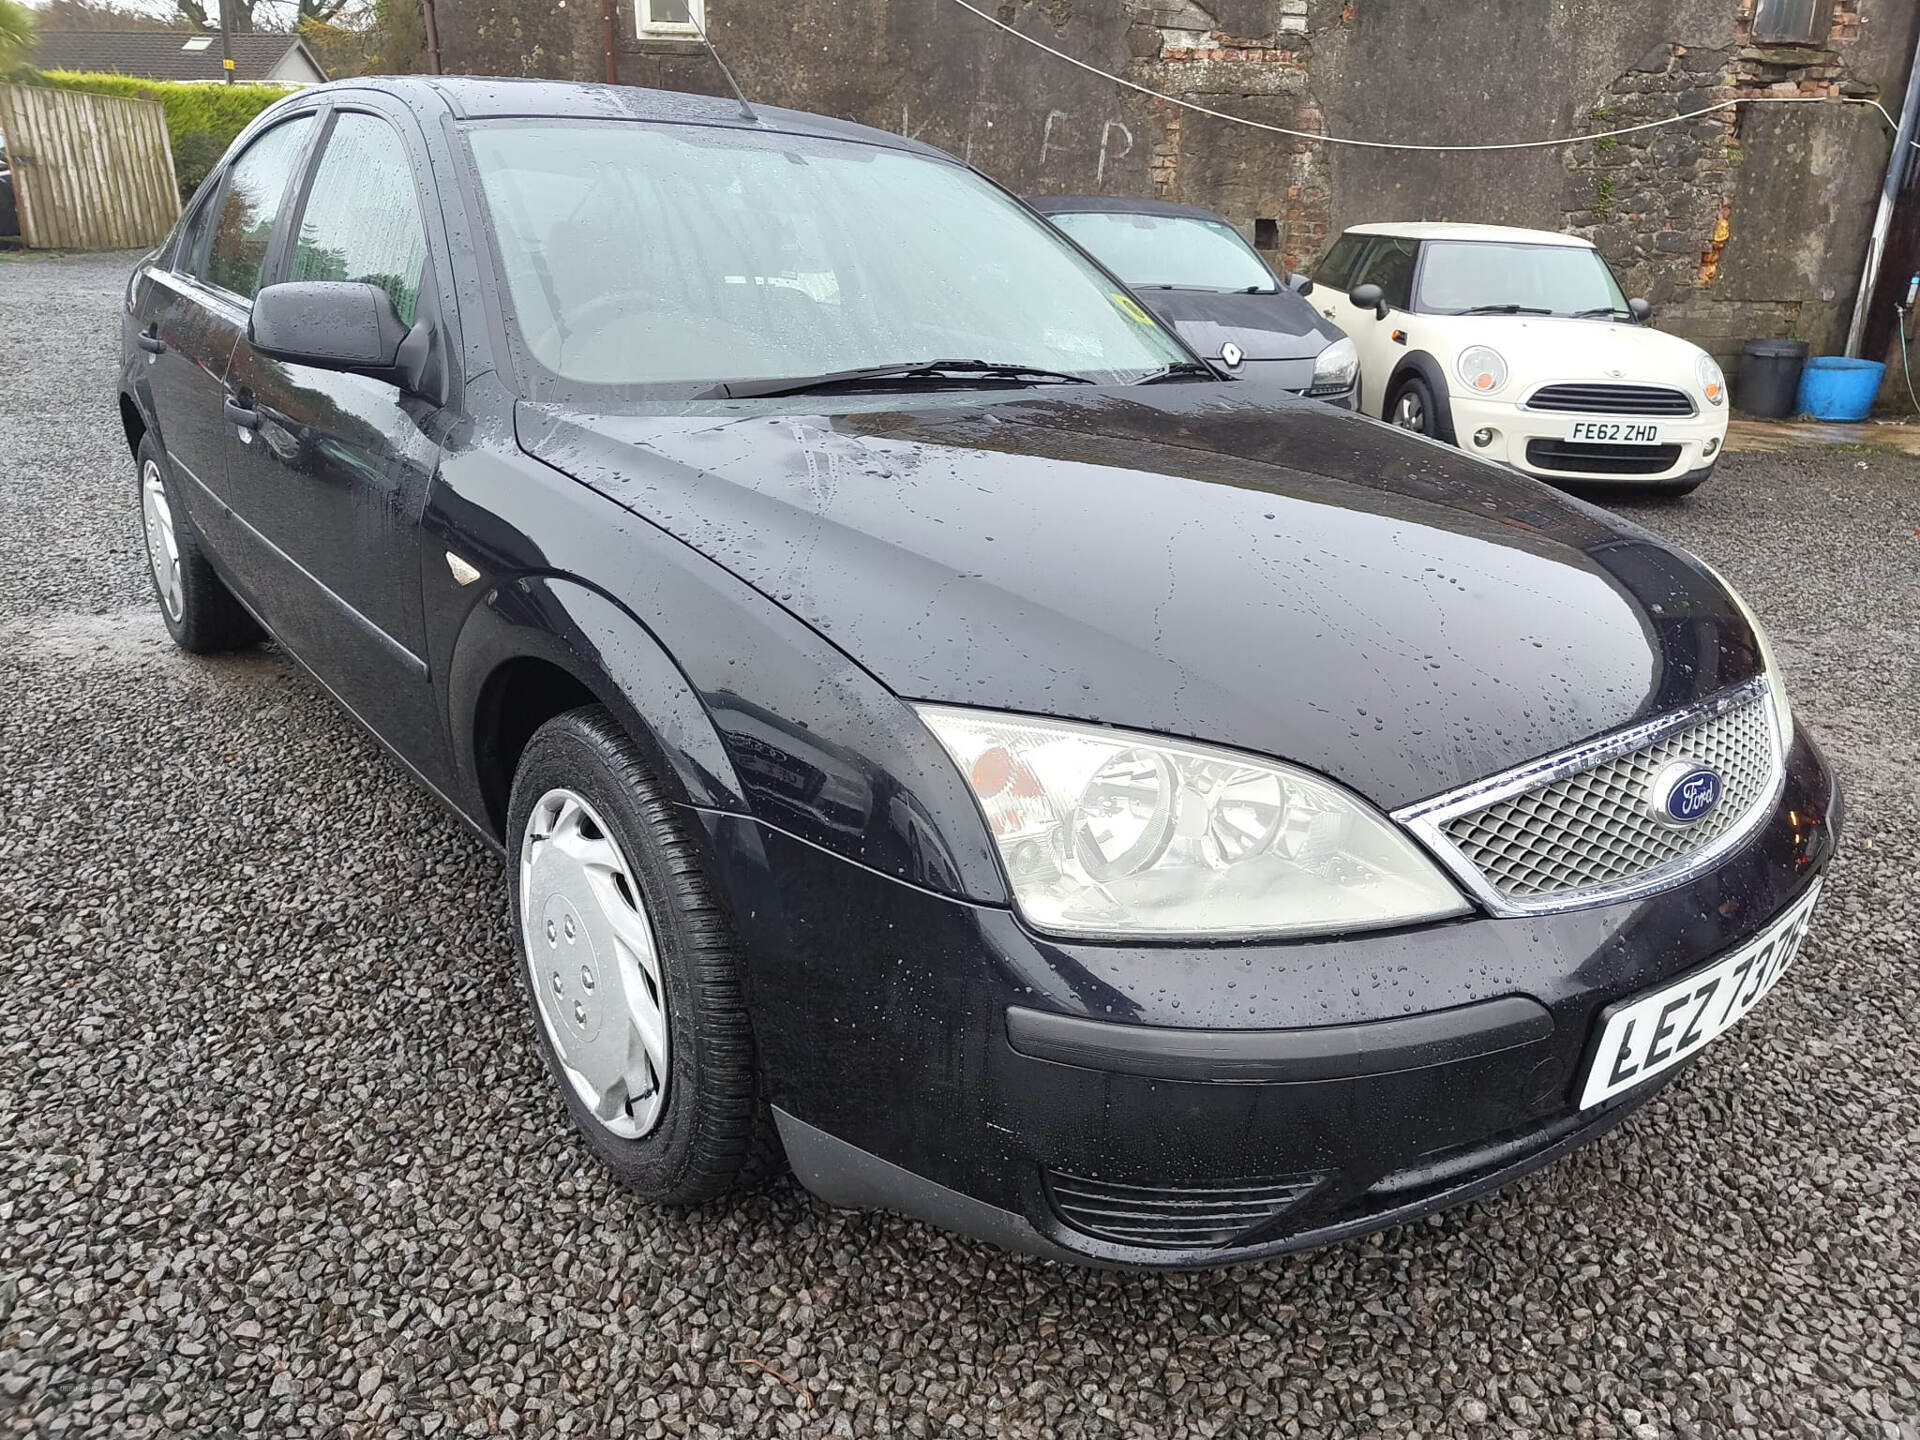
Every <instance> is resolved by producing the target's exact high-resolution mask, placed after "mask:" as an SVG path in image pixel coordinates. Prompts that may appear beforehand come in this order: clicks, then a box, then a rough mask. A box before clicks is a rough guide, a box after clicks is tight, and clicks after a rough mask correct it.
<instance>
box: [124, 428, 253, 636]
mask: <svg viewBox="0 0 1920 1440" xmlns="http://www.w3.org/2000/svg"><path fill="white" fill-rule="evenodd" d="M134 466H135V469H136V471H137V473H138V478H139V485H140V530H141V534H142V536H143V538H144V539H145V541H146V546H147V572H148V574H149V575H150V576H151V577H152V580H153V594H154V598H155V599H157V600H158V601H159V602H160V618H161V619H162V620H164V621H165V622H166V626H167V633H168V634H169V635H171V636H172V637H173V642H174V644H176V645H178V646H179V647H180V648H181V649H182V650H190V651H192V652H194V653H195V654H199V655H204V654H210V653H212V652H215V651H219V650H235V649H238V648H239V647H240V646H242V645H250V644H252V643H253V642H254V641H255V640H258V639H259V638H260V627H259V626H258V625H256V624H254V622H253V617H252V616H251V615H249V614H248V613H247V612H246V609H245V608H244V607H243V606H242V605H241V604H240V602H239V601H238V600H236V599H234V597H233V592H232V591H231V590H229V589H227V587H226V583H225V582H224V581H222V580H221V578H220V577H219V576H218V575H216V574H214V573H213V566H212V565H210V564H208V563H207V557H206V555H205V554H204V553H202V551H201V549H200V537H199V536H198V535H196V534H195V533H194V530H193V523H192V522H191V521H190V520H188V519H187V516H186V512H185V511H184V510H182V509H181V508H180V505H179V503H178V498H177V494H176V492H175V490H174V487H173V480H172V474H171V472H170V470H169V469H168V466H167V461H166V457H165V456H163V455H162V454H161V453H160V447H159V446H158V445H156V444H154V443H153V437H152V436H150V435H149V436H147V437H145V438H144V439H142V440H141V442H140V449H139V451H138V453H137V454H136V455H135V457H134Z"/></svg>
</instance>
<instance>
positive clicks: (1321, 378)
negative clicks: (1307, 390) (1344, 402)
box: [1313, 335, 1360, 395]
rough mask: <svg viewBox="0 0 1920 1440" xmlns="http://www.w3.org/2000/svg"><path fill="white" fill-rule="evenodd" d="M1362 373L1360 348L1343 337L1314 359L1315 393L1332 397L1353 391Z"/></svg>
mask: <svg viewBox="0 0 1920 1440" xmlns="http://www.w3.org/2000/svg"><path fill="white" fill-rule="evenodd" d="M1359 373H1360V347H1359V346H1357V345H1355V344H1354V343H1353V341H1352V340H1351V339H1349V338H1348V337H1347V336H1345V335H1342V336H1341V337H1340V338H1339V339H1338V340H1336V341H1334V342H1333V343H1332V344H1331V345H1329V346H1327V348H1326V349H1324V350H1322V351H1321V352H1320V353H1319V354H1318V355H1316V356H1315V357H1314V359H1313V392H1314V394H1316V395H1332V394H1335V393H1337V392H1339V391H1341V390H1351V389H1352V388H1353V382H1354V378H1355V377H1356V376H1358V375H1359Z"/></svg>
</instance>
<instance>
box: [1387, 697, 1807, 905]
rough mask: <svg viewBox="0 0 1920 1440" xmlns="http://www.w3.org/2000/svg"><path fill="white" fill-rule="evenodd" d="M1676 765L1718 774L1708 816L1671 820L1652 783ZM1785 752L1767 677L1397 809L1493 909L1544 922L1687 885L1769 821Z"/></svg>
mask: <svg viewBox="0 0 1920 1440" xmlns="http://www.w3.org/2000/svg"><path fill="white" fill-rule="evenodd" d="M1675 762H1685V763H1686V764H1688V765H1689V766H1694V765H1698V766H1706V767H1708V768H1710V769H1712V770H1713V771H1714V772H1715V773H1716V774H1718V775H1719V777H1720V785H1721V789H1720V800H1719V803H1718V804H1717V805H1716V806H1715V807H1714V809H1713V811H1712V812H1711V813H1709V814H1708V815H1707V816H1706V818H1705V819H1703V820H1700V821H1698V822H1697V823H1695V824H1692V825H1671V824H1668V823H1666V821H1665V820H1664V819H1663V818H1661V817H1659V816H1656V815H1655V814H1654V813H1653V809H1652V795H1651V791H1652V789H1653V782H1654V781H1655V779H1656V777H1657V776H1658V775H1659V774H1660V772H1661V771H1662V770H1665V769H1666V768H1667V767H1668V766H1670V765H1673V764H1674V763H1675ZM1785 778H1786V745H1785V740H1784V737H1782V736H1781V734H1780V733H1779V728H1778V726H1777V725H1776V723H1775V719H1774V714H1773V703H1772V695H1771V691H1770V690H1769V689H1768V681H1767V679H1766V677H1765V676H1760V677H1756V678H1755V679H1753V680H1749V681H1747V682H1746V683H1745V684H1743V685H1740V686H1737V687H1735V688H1734V689H1732V690H1727V691H1724V692H1722V693H1721V694H1719V695H1717V696H1715V697H1713V698H1712V699H1710V700H1706V701H1702V702H1701V703H1699V704H1697V705H1691V706H1688V707H1687V708H1686V709H1684V710H1678V711H1674V712H1672V713H1670V714H1667V715H1664V716H1661V717H1660V718H1659V719H1657V720H1650V721H1648V722H1647V723H1645V724H1643V725H1635V726H1633V727H1631V728H1630V729H1627V730H1619V731H1615V732H1614V733H1612V734H1610V735H1602V736H1600V737H1598V738H1597V739H1593V740H1588V741H1584V742H1582V743H1581V744H1579V745H1576V746H1574V747H1573V748H1572V749H1569V750H1564V751H1561V752H1560V753H1558V754H1555V755H1549V756H1547V757H1545V758H1544V759H1540V760H1535V761H1531V762H1529V763H1528V764H1526V765H1522V766H1520V767H1518V768H1517V769H1514V770H1509V771H1506V772H1504V773H1502V774H1499V775H1494V776H1491V777H1489V778H1488V779H1486V780H1481V781H1477V782H1476V783H1474V784H1472V785H1468V786H1466V787H1464V788H1462V789H1459V790H1454V791H1450V792H1448V793H1447V794H1445V795H1439V796H1436V797H1434V798H1433V799H1431V800H1423V801H1421V802H1420V803H1419V804H1417V805H1409V806H1407V807H1406V808H1405V809H1402V810H1397V811H1395V812H1394V817H1393V818H1394V819H1396V820H1398V821H1399V822H1400V823H1401V824H1403V825H1405V826H1406V827H1407V828H1408V829H1409V830H1411V831H1412V832H1413V833H1414V834H1415V835H1417V836H1419V837H1420V839H1421V840H1422V841H1424V842H1425V844H1426V846H1427V848H1428V849H1430V850H1431V851H1432V852H1433V853H1434V856H1435V857H1436V858H1437V859H1439V860H1440V861H1441V862H1442V863H1443V864H1445V865H1446V867H1447V868H1448V869H1449V870H1451V871H1452V872H1453V874H1454V877H1455V878H1456V879H1457V880H1459V881H1460V883H1461V884H1462V885H1463V886H1465V887H1466V889H1467V890H1468V891H1470V892H1471V893H1472V894H1473V895H1474V896H1475V897H1476V898H1477V899H1478V900H1479V901H1480V903H1481V904H1482V905H1483V906H1485V907H1486V908H1487V909H1488V910H1489V911H1491V912H1492V913H1493V914H1495V915H1538V914H1547V913H1550V912H1553V911H1559V910H1576V909H1579V908H1581V907H1583V906H1588V905H1603V904H1608V903H1610V902H1612V901H1615V900H1624V899H1630V898H1633V897H1636V896H1641V895H1651V894H1654V893H1656V892H1658V891H1660V890H1663V889H1670V888H1671V887H1673V886H1675V885H1680V884H1684V883H1686V881H1687V880H1688V879H1690V878H1691V877H1692V876H1694V875H1696V874H1698V873H1700V871H1702V870H1703V869H1705V868H1706V867H1707V866H1709V865H1712V864H1713V863H1714V862H1715V861H1717V860H1718V859H1719V858H1720V856H1722V855H1724V854H1726V853H1727V852H1728V851H1729V850H1731V849H1732V848H1733V847H1734V846H1736V845H1738V844H1740V842H1741V841H1742V840H1744V839H1745V838H1746V837H1747V836H1748V835H1750V834H1751V833H1752V832H1753V830H1754V829H1755V827H1756V826H1758V825H1760V824H1761V823H1762V822H1763V821H1764V820H1765V819H1766V816H1767V813H1768V807H1769V806H1770V805H1771V804H1772V803H1773V801H1774V798H1775V797H1776V796H1777V795H1778V794H1779V792H1780V787H1781V785H1782V784H1784V783H1785Z"/></svg>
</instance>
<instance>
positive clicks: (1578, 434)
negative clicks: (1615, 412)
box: [1567, 420, 1660, 445]
mask: <svg viewBox="0 0 1920 1440" xmlns="http://www.w3.org/2000/svg"><path fill="white" fill-rule="evenodd" d="M1567 439H1569V440H1577V441H1579V442H1580V443H1581V444H1583V445H1658V444H1659V443H1660V427H1659V426H1658V425H1655V424H1651V423H1649V422H1646V421H1640V420H1569V421H1568V422H1567Z"/></svg>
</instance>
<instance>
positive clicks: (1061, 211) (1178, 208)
mask: <svg viewBox="0 0 1920 1440" xmlns="http://www.w3.org/2000/svg"><path fill="white" fill-rule="evenodd" d="M1027 204H1029V205H1031V206H1032V207H1033V208H1034V209H1036V210H1038V211H1039V212H1040V213H1041V214H1042V215H1177V216H1179V217H1181V218H1183V219H1187V220H1217V221H1219V222H1220V223H1221V224H1222V225H1226V224H1230V223H1232V222H1230V221H1229V220H1228V219H1227V217H1226V216H1224V215H1219V214H1216V213H1215V212H1213V211H1212V210H1203V209H1201V208H1200V207H1199V206H1198V205H1179V204H1176V203H1175V202H1173V201H1171V200H1139V199H1136V198H1134V197H1133V196H1131V195H1029V196H1027Z"/></svg>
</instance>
